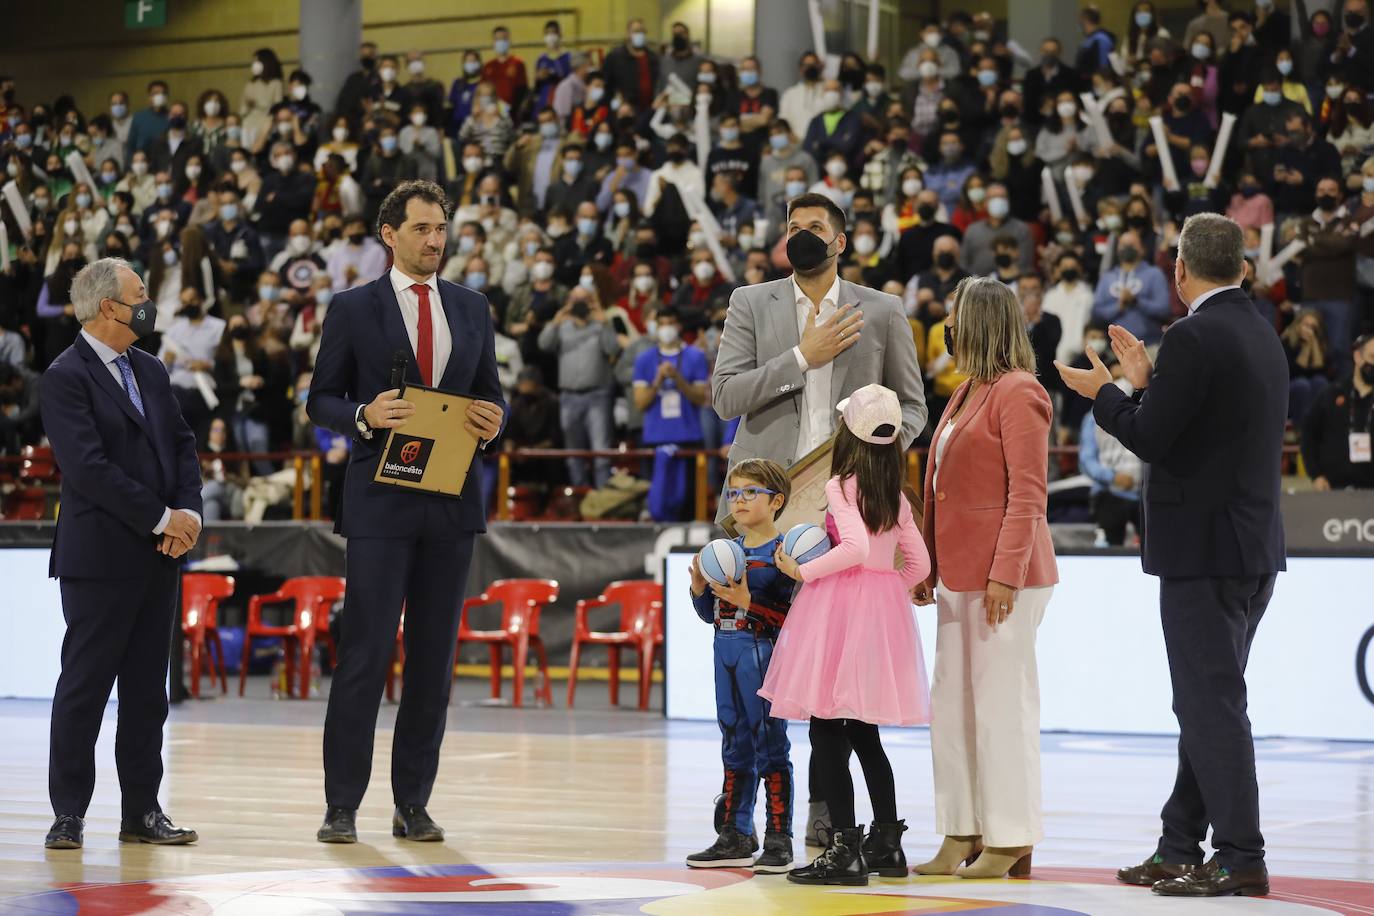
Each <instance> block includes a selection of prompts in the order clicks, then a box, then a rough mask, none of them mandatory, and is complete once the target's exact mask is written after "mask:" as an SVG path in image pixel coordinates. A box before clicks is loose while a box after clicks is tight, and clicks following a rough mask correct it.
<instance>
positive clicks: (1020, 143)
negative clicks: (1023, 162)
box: [1007, 140, 1026, 156]
mask: <svg viewBox="0 0 1374 916" xmlns="http://www.w3.org/2000/svg"><path fill="white" fill-rule="evenodd" d="M1025 151H1026V141H1025V140H1008V141H1007V152H1008V153H1010V154H1011V155H1013V156H1020V155H1021V154H1023V153H1025Z"/></svg>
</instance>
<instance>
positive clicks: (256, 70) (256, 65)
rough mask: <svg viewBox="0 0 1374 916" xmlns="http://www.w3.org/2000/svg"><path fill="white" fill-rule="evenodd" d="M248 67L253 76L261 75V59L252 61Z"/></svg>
mask: <svg viewBox="0 0 1374 916" xmlns="http://www.w3.org/2000/svg"><path fill="white" fill-rule="evenodd" d="M248 69H249V70H251V71H252V72H253V75H254V76H262V61H260V60H255V61H253V63H252V64H251V65H249V67H248Z"/></svg>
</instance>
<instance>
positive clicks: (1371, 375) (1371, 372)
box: [1360, 363, 1374, 385]
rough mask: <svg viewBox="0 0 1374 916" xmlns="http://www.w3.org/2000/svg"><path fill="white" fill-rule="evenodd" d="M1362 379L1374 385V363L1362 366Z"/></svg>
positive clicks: (1367, 383)
mask: <svg viewBox="0 0 1374 916" xmlns="http://www.w3.org/2000/svg"><path fill="white" fill-rule="evenodd" d="M1360 380H1361V381H1363V382H1364V383H1365V384H1366V385H1374V363H1365V364H1364V365H1363V366H1361V367H1360Z"/></svg>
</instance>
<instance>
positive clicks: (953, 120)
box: [940, 108, 959, 125]
mask: <svg viewBox="0 0 1374 916" xmlns="http://www.w3.org/2000/svg"><path fill="white" fill-rule="evenodd" d="M940 123H941V124H947V125H948V124H958V123H959V112H957V111H951V110H950V109H948V108H946V109H945V110H944V111H942V112H940Z"/></svg>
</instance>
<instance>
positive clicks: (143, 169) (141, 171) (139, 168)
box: [129, 162, 148, 178]
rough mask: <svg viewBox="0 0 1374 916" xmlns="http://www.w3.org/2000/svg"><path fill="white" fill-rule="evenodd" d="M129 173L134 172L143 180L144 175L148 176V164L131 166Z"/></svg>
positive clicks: (142, 163)
mask: <svg viewBox="0 0 1374 916" xmlns="http://www.w3.org/2000/svg"><path fill="white" fill-rule="evenodd" d="M129 171H131V172H133V173H134V174H135V175H137V176H138V177H139V178H142V177H143V176H144V175H147V174H148V163H146V162H135V163H134V164H133V165H131V166H129Z"/></svg>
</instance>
